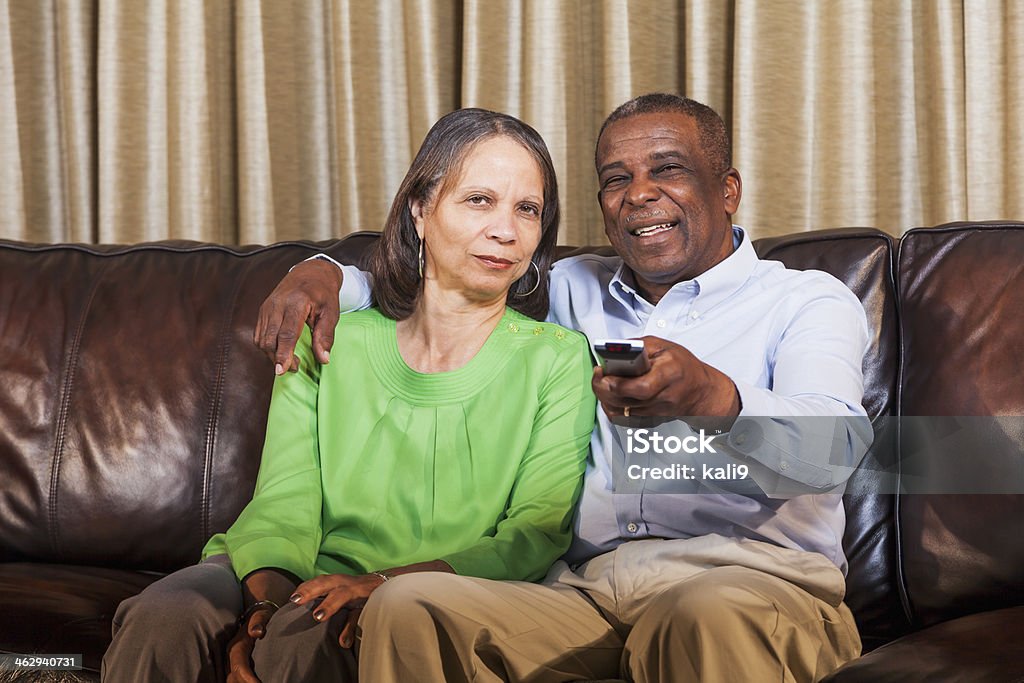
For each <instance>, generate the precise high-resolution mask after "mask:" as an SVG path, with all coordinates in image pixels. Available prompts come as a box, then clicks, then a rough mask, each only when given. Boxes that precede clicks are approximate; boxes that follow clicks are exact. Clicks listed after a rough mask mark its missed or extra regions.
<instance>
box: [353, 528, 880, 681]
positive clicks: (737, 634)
mask: <svg viewBox="0 0 1024 683" xmlns="http://www.w3.org/2000/svg"><path fill="white" fill-rule="evenodd" d="M844 591H845V582H844V579H843V576H842V573H841V572H840V571H839V570H838V569H837V568H836V567H835V565H833V564H832V563H831V562H829V561H828V560H827V559H825V558H824V557H822V556H820V555H817V554H812V553H803V552H798V551H793V550H787V549H783V548H779V547H777V546H774V545H770V544H766V543H759V542H756V541H738V540H735V539H726V538H723V537H720V536H705V537H700V538H694V539H686V540H648V541H636V542H632V543H627V544H624V545H622V546H620V547H619V548H618V549H616V550H615V551H612V552H610V553H607V554H605V555H601V556H599V557H597V558H594V559H593V560H591V561H590V562H588V563H587V564H586V565H584V566H582V567H580V568H579V569H578V570H577V571H576V572H572V571H570V570H569V568H568V567H567V566H566V565H565V564H564V563H561V562H560V563H556V565H555V566H554V567H553V568H552V570H551V572H549V574H548V577H547V578H546V579H545V581H544V583H543V584H530V583H523V582H501V581H488V580H486V579H476V578H470V577H462V576H455V575H450V574H440V573H424V574H407V575H404V576H400V577H396V578H395V579H393V580H391V581H389V582H387V583H386V584H384V585H383V586H381V587H380V588H378V589H377V590H376V591H375V592H374V593H373V595H372V596H371V597H370V600H369V602H368V603H367V605H366V608H365V609H364V611H363V615H362V619H361V621H360V625H361V629H362V634H363V635H362V638H361V642H360V649H359V678H360V680H361V681H366V682H368V683H377V682H384V681H402V682H403V683H405V682H408V681H431V682H434V681H476V682H484V681H531V682H541V681H571V680H575V679H586V678H617V677H619V676H620V675H621V676H625V677H627V678H630V679H632V680H635V681H661V682H668V681H694V682H696V681H700V682H702V683H711V682H714V681H723V682H729V683H739V682H742V681H752V682H755V683H761V682H762V681H795V682H801V683H802V682H804V681H814V680H818V679H819V678H822V677H823V676H825V675H826V674H828V673H829V672H831V671H833V670H834V669H836V668H838V667H839V666H840V665H841V664H843V663H844V662H846V661H848V660H850V659H852V658H854V657H856V656H858V655H859V654H860V638H859V636H858V635H857V629H856V625H855V624H854V621H853V617H852V615H851V614H850V611H849V609H848V608H847V607H846V606H845V605H844V604H843V603H842V598H843V594H844ZM620 672H621V673H620Z"/></svg>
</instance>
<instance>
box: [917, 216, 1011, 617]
mask: <svg viewBox="0 0 1024 683" xmlns="http://www.w3.org/2000/svg"><path fill="white" fill-rule="evenodd" d="M898 282H899V289H900V309H901V326H902V335H903V367H902V379H901V388H900V394H899V400H900V408H901V413H902V414H903V416H904V417H903V419H902V426H901V434H900V439H901V443H900V452H901V455H902V456H903V458H904V469H905V470H907V471H911V469H910V468H911V466H912V465H913V466H917V465H920V464H921V462H925V463H926V464H927V466H928V468H929V475H930V476H929V479H930V481H932V482H933V485H931V486H929V487H928V488H927V489H925V491H926V492H925V493H920V492H915V493H907V494H903V495H901V497H900V503H899V506H900V509H899V534H900V539H901V547H902V552H903V575H904V580H905V584H906V595H907V601H908V604H909V606H910V607H911V609H912V610H913V614H914V617H915V620H916V621H917V622H918V623H919V624H920V625H930V624H933V623H935V622H938V621H943V620H945V619H949V618H952V617H955V616H959V615H962V614H966V613H971V612H978V611H982V610H985V609H989V608H993V607H1006V606H1010V605H1019V604H1024V544H1022V543H1021V542H1020V540H1019V539H1020V538H1022V537H1024V495H1020V493H1021V492H1024V462H1022V453H1024V418H1021V417H1020V416H1022V415H1024V381H1022V380H1021V368H1022V367H1024V313H1022V312H1024V223H988V224H977V223H975V224H965V223H958V224H950V225H946V226H941V227H938V228H929V229H925V230H913V231H910V232H908V233H907V234H906V235H905V236H904V237H903V239H902V243H901V245H900V251H899V259H898ZM983 416H1005V417H1004V419H1002V420H1000V421H999V422H998V423H997V422H996V421H995V420H992V419H984V417H983ZM957 418H959V419H957ZM922 459H923V460H922ZM912 471H914V472H917V471H918V470H917V469H915V470H912ZM904 479H905V480H906V479H907V476H906V473H905V474H904ZM958 487H962V489H963V491H962V492H959V491H958ZM920 490H921V489H920V488H919V489H915V491H920ZM986 490H987V491H997V492H999V493H985V491H986Z"/></svg>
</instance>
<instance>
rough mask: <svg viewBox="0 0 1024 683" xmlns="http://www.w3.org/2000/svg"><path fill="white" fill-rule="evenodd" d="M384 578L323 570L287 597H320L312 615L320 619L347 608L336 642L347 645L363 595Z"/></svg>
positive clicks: (303, 602) (301, 602) (312, 600)
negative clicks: (330, 572)
mask: <svg viewBox="0 0 1024 683" xmlns="http://www.w3.org/2000/svg"><path fill="white" fill-rule="evenodd" d="M384 581H385V579H384V577H383V576H381V575H380V574H361V575H359V576H349V575H347V574H324V575H323V576H318V577H316V578H314V579H310V580H309V581H306V582H304V583H302V584H299V587H298V588H296V589H295V593H294V594H292V596H291V597H290V598H288V599H289V600H291V601H292V602H294V603H295V604H296V605H307V604H310V603H315V602H316V600H317V599H318V598H323V599H322V600H321V601H320V604H318V605H315V606H314V607H313V618H314V619H316V620H317V621H320V622H324V621H327V620H328V619H330V618H331V617H332V616H334V615H335V614H336V613H337V612H338V611H339V610H341V609H346V608H347V609H348V614H347V615H346V618H345V625H344V626H343V627H342V629H341V635H340V636H338V644H339V645H341V646H342V647H344V648H349V647H352V643H353V641H354V640H355V638H354V636H355V627H356V623H357V622H358V621H359V615H360V613H361V612H362V607H363V605H364V604H366V599H367V598H369V597H370V593H372V592H373V591H374V590H376V589H377V588H378V587H379V586H380V585H381V584H382V583H384ZM246 683H249V682H248V681H247V682H246Z"/></svg>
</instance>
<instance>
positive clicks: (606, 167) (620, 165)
mask: <svg viewBox="0 0 1024 683" xmlns="http://www.w3.org/2000/svg"><path fill="white" fill-rule="evenodd" d="M613 168H625V164H623V163H622V162H621V161H613V162H611V163H610V164H605V165H604V166H602V167H601V168H599V169H597V175H601V174H602V173H604V172H605V171H608V170H611V169H613Z"/></svg>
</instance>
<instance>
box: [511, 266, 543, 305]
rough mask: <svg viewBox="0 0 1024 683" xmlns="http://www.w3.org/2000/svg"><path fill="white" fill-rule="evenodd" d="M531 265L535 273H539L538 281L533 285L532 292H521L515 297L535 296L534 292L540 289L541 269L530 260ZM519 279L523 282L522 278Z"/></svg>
mask: <svg viewBox="0 0 1024 683" xmlns="http://www.w3.org/2000/svg"><path fill="white" fill-rule="evenodd" d="M530 265H531V266H533V269H534V270H535V271H537V281H536V282H534V283H533V287H532V288H530V291H528V292H521V293H519V294H515V295H514V296H518V297H526V296H530V295H531V294H533V293H534V292H536V291H537V288H538V287H540V267H539V266H538V265H537V264H536V263H534V262H533V259H530ZM523 277H526V276H525V275H524V276H523ZM519 279H520V280H521V279H522V278H519Z"/></svg>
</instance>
